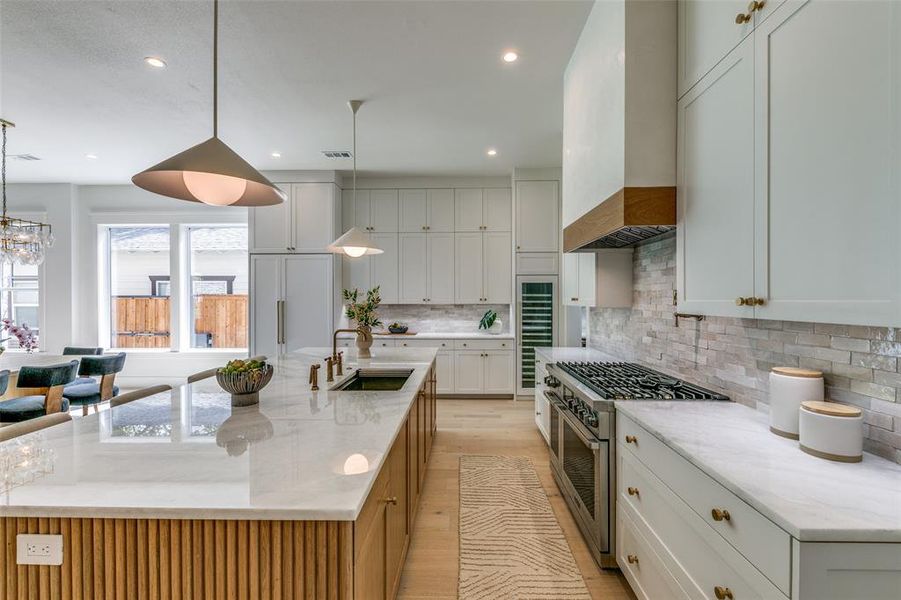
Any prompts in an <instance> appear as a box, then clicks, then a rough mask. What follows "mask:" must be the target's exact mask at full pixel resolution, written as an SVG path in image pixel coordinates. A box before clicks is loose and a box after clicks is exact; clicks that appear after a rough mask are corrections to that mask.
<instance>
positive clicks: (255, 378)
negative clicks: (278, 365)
mask: <svg viewBox="0 0 901 600" xmlns="http://www.w3.org/2000/svg"><path fill="white" fill-rule="evenodd" d="M273 373H275V369H274V368H273V366H272V365H270V364H269V363H266V362H263V361H245V360H232V361H229V363H228V364H227V365H225V366H224V367H222V368H221V369H219V370H218V371H216V382H217V383H218V384H219V387H221V388H222V389H223V390H225V391H226V392H228V393H229V394H231V396H232V398H231V401H232V406H251V405H253V404H257V403H258V402H259V401H260V390H262V389H263V388H264V387H266V385H268V384H269V381H270V380H271V379H272V375H273Z"/></svg>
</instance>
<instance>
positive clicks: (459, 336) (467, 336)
mask: <svg viewBox="0 0 901 600" xmlns="http://www.w3.org/2000/svg"><path fill="white" fill-rule="evenodd" d="M372 336H373V337H377V338H392V339H397V340H477V339H486V340H512V339H513V334H512V333H498V334H493V333H478V332H469V333H460V332H456V333H438V332H418V333H414V334H412V335H408V334H405V333H373V334H372ZM352 337H356V334H353V333H339V334H338V338H339V339H347V338H352Z"/></svg>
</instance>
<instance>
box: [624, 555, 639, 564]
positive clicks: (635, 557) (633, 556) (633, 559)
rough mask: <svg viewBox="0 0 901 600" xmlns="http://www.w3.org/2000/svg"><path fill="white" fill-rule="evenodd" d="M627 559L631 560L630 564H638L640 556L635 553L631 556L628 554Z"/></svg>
mask: <svg viewBox="0 0 901 600" xmlns="http://www.w3.org/2000/svg"><path fill="white" fill-rule="evenodd" d="M626 560H627V561H629V564H630V565H637V564H638V557H637V556H635V555H634V554H630V555H629V556H627V557H626Z"/></svg>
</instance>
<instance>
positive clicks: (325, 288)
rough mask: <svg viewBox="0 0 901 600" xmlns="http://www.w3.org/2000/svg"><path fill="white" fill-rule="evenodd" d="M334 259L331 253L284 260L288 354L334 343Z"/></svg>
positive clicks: (290, 257) (296, 256) (286, 349)
mask: <svg viewBox="0 0 901 600" xmlns="http://www.w3.org/2000/svg"><path fill="white" fill-rule="evenodd" d="M333 260H335V259H334V258H333V257H332V256H331V255H327V254H306V255H303V254H299V255H291V256H286V257H285V258H284V265H285V271H284V290H285V292H284V298H285V351H286V352H293V351H294V350H298V349H300V348H308V347H316V346H318V347H326V346H328V345H329V344H330V343H331V339H332V329H333V328H332V261H333Z"/></svg>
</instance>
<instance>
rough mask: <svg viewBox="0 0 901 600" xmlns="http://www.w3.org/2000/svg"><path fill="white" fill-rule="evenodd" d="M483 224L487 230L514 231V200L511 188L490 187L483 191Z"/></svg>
mask: <svg viewBox="0 0 901 600" xmlns="http://www.w3.org/2000/svg"><path fill="white" fill-rule="evenodd" d="M482 194H483V198H484V203H483V209H482V210H483V211H484V216H483V217H482V224H483V225H485V230H486V231H513V200H512V199H511V195H510V188H488V189H486V190H484V191H483V193H482Z"/></svg>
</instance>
